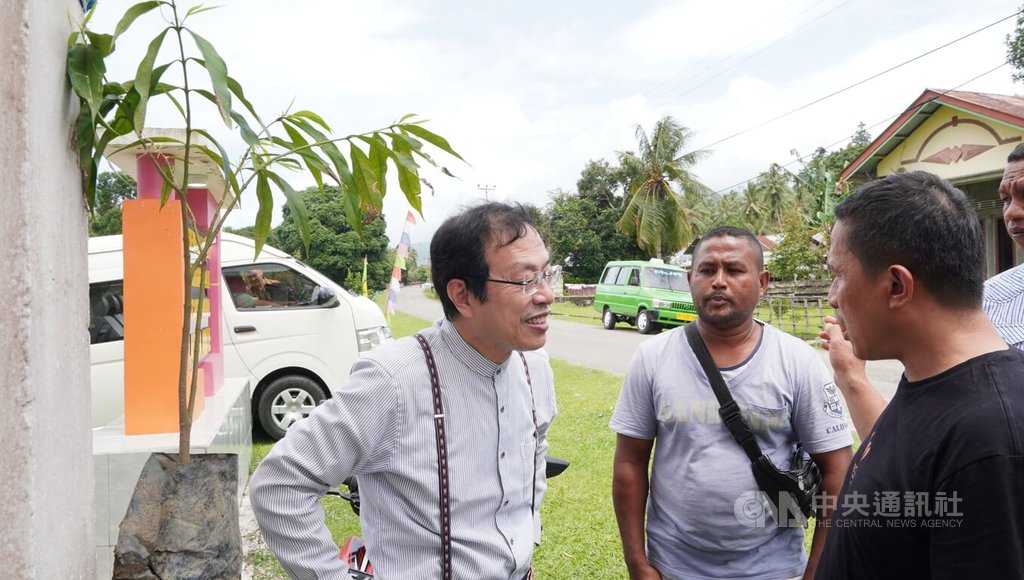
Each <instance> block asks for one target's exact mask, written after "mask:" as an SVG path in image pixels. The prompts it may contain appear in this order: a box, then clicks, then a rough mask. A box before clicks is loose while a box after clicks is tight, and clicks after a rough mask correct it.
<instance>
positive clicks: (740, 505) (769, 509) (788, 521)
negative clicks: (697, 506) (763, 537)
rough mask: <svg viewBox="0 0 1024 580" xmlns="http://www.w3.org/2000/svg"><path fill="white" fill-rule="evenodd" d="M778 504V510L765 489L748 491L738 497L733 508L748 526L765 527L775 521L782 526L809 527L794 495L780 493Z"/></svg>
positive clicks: (738, 519) (737, 516)
mask: <svg viewBox="0 0 1024 580" xmlns="http://www.w3.org/2000/svg"><path fill="white" fill-rule="evenodd" d="M778 505H779V508H778V510H776V509H775V506H774V505H772V502H771V501H769V500H768V496H767V495H766V494H765V493H764V492H763V491H748V492H744V493H742V494H740V496H739V497H738V498H736V502H735V503H733V506H732V510H733V515H735V516H736V521H737V522H739V524H740V525H743V526H746V527H748V528H763V527H765V526H766V525H768V522H769V521H772V522H775V523H776V524H778V526H779V527H780V528H804V527H807V518H806V517H804V514H803V512H801V511H800V506H799V505H797V503H796V501H795V500H794V499H793V496H791V495H789V494H788V493H780V494H779V504H778Z"/></svg>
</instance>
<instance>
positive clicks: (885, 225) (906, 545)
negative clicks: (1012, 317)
mask: <svg viewBox="0 0 1024 580" xmlns="http://www.w3.org/2000/svg"><path fill="white" fill-rule="evenodd" d="M836 218H837V222H836V225H835V228H834V229H833V231H832V242H831V246H830V249H829V259H828V262H829V269H830V270H831V271H832V273H833V283H832V288H831V290H830V292H829V303H830V304H831V305H832V306H833V307H834V308H836V311H837V316H836V318H837V320H836V321H835V324H833V325H831V326H830V327H829V328H828V329H827V330H826V333H827V334H826V335H825V337H826V339H827V340H828V339H831V340H832V342H833V344H831V345H830V348H840V347H841V348H851V347H852V354H854V355H856V357H857V358H859V359H863V360H877V359H897V360H899V361H900V362H902V363H903V365H904V367H905V369H906V370H905V373H904V376H903V378H902V380H901V381H900V384H899V387H898V389H897V392H896V394H895V396H894V397H893V399H892V401H890V402H889V404H888V405H887V406H886V405H885V404H884V401H881V403H880V404H878V405H876V406H874V407H872V406H864V405H861V406H860V408H861V413H860V416H859V417H858V416H857V415H855V416H854V422H855V425H856V427H857V429H858V432H860V434H861V435H862V436H863V437H864V440H863V442H862V444H861V447H860V449H859V450H858V452H857V454H856V456H855V457H854V459H853V462H852V463H851V464H850V469H849V473H848V474H847V477H846V482H845V483H844V485H843V489H842V491H841V492H840V495H839V497H838V498H832V499H831V501H834V502H835V504H834V505H835V511H834V512H833V517H832V519H831V520H830V521H829V522H827V524H828V525H829V526H830V527H831V529H830V531H829V542H828V544H827V545H826V547H825V552H824V554H823V555H822V558H821V562H820V564H819V566H818V572H817V576H816V577H817V578H822V579H833V578H836V579H840V578H851V579H853V578H858V579H859V578H900V579H905V578H1024V493H1022V492H1024V353H1022V352H1021V351H1018V350H1015V349H1011V348H1009V347H1008V346H1007V344H1006V342H1004V341H1003V339H1002V338H1001V337H1000V336H999V334H998V333H997V332H996V330H995V328H994V327H993V326H992V324H991V323H990V322H989V320H988V318H987V316H986V315H985V313H984V312H983V311H982V309H981V298H982V291H983V277H982V264H983V263H984V241H983V237H982V232H981V228H980V226H979V223H978V219H977V216H976V215H975V214H974V212H973V210H971V208H970V206H969V204H968V201H967V199H966V197H965V196H964V194H963V193H962V192H960V191H959V190H957V189H956V188H954V187H952V186H951V185H950V184H949V183H947V182H946V181H944V180H942V179H940V178H938V177H936V176H934V175H931V174H928V173H924V172H913V173H901V174H896V175H892V176H889V177H886V178H884V179H880V180H877V181H874V182H871V183H868V184H866V185H864V186H862V187H861V188H859V189H858V190H857V191H856V192H854V194H853V195H851V196H850V197H849V198H848V199H847V200H845V201H844V202H843V203H841V204H840V205H839V206H838V207H837V208H836ZM847 341H848V342H847ZM879 400H880V398H879ZM852 406H853V405H852V404H851V407H852ZM822 524H825V522H822Z"/></svg>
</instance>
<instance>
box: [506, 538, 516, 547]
mask: <svg viewBox="0 0 1024 580" xmlns="http://www.w3.org/2000/svg"><path fill="white" fill-rule="evenodd" d="M508 543H510V544H512V545H513V546H514V545H515V544H516V539H515V538H512V539H511V540H509V541H508Z"/></svg>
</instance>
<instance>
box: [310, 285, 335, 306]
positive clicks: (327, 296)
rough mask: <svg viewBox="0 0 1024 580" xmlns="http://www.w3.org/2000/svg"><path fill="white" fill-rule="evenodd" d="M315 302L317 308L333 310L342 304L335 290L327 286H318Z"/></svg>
mask: <svg viewBox="0 0 1024 580" xmlns="http://www.w3.org/2000/svg"><path fill="white" fill-rule="evenodd" d="M315 302H316V305H317V306H324V307H327V308H333V307H335V306H337V305H339V304H341V302H340V301H339V300H338V297H337V295H335V294H334V290H331V289H330V288H328V287H327V286H317V288H316V300H315Z"/></svg>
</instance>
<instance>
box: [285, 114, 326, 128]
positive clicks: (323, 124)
mask: <svg viewBox="0 0 1024 580" xmlns="http://www.w3.org/2000/svg"><path fill="white" fill-rule="evenodd" d="M292 116H294V117H304V118H306V119H309V120H310V121H313V122H314V123H316V124H317V125H320V126H321V127H323V128H324V129H325V130H327V131H330V130H331V127H330V125H328V124H327V122H326V121H324V120H323V119H321V118H320V115H317V114H316V113H314V112H313V111H296V112H295V113H292Z"/></svg>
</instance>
